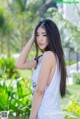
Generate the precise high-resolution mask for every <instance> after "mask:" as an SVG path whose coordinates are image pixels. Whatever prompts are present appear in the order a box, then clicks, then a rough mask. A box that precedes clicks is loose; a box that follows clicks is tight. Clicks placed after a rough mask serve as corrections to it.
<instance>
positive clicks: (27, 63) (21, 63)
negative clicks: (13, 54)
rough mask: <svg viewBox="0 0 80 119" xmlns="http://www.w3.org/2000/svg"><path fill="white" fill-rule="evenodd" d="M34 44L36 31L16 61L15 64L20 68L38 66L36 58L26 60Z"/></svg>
mask: <svg viewBox="0 0 80 119" xmlns="http://www.w3.org/2000/svg"><path fill="white" fill-rule="evenodd" d="M33 44H34V33H33V35H32V37H31V38H30V40H29V41H28V43H27V44H26V45H25V47H24V48H23V50H22V52H21V53H20V56H19V58H18V59H17V61H16V64H15V66H16V67H17V68H19V69H26V68H33V67H36V64H37V63H36V60H34V59H30V60H26V59H27V57H28V53H29V52H30V49H31V47H32V45H33Z"/></svg>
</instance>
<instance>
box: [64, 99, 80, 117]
mask: <svg viewBox="0 0 80 119" xmlns="http://www.w3.org/2000/svg"><path fill="white" fill-rule="evenodd" d="M65 111H66V112H67V113H66V119H79V118H80V100H73V101H70V103H69V104H68V106H67V108H66V109H65Z"/></svg>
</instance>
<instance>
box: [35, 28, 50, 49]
mask: <svg viewBox="0 0 80 119" xmlns="http://www.w3.org/2000/svg"><path fill="white" fill-rule="evenodd" d="M36 39H37V44H38V47H39V48H40V49H41V50H45V48H46V46H47V45H48V38H47V34H46V31H45V29H44V28H42V27H39V28H38V30H37V35H36Z"/></svg>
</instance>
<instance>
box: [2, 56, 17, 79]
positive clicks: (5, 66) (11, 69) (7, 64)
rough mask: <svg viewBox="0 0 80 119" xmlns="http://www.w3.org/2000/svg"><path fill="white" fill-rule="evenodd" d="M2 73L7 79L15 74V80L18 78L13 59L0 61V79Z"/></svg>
mask: <svg viewBox="0 0 80 119" xmlns="http://www.w3.org/2000/svg"><path fill="white" fill-rule="evenodd" d="M4 73H5V74H6V75H7V78H11V77H12V76H13V74H15V78H17V77H19V73H18V71H17V69H16V67H15V59H14V58H1V59H0V77H2V75H3V74H4Z"/></svg>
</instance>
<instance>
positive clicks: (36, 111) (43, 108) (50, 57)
mask: <svg viewBox="0 0 80 119" xmlns="http://www.w3.org/2000/svg"><path fill="white" fill-rule="evenodd" d="M34 43H35V44H36V56H35V58H34V59H31V60H27V61H26V57H27V56H28V53H29V51H30V49H31V47H32V45H33V44H34ZM38 49H40V50H41V51H42V55H40V56H38ZM16 67H18V68H23V69H24V68H33V67H34V68H36V69H35V72H34V74H33V76H32V84H33V101H32V108H31V113H30V119H64V117H63V116H62V115H60V114H59V113H58V112H60V104H59V92H60V95H61V97H64V96H65V93H66V68H65V62H64V54H63V49H62V46H61V40H60V34H59V30H58V28H57V25H56V24H55V23H54V22H53V21H52V20H50V19H44V20H42V21H40V22H39V23H38V25H37V26H36V28H35V31H34V34H33V35H32V37H31V39H30V40H29V42H28V43H27V44H26V46H25V47H24V49H23V50H22V52H21V54H20V56H19V58H18V60H17V62H16Z"/></svg>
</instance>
